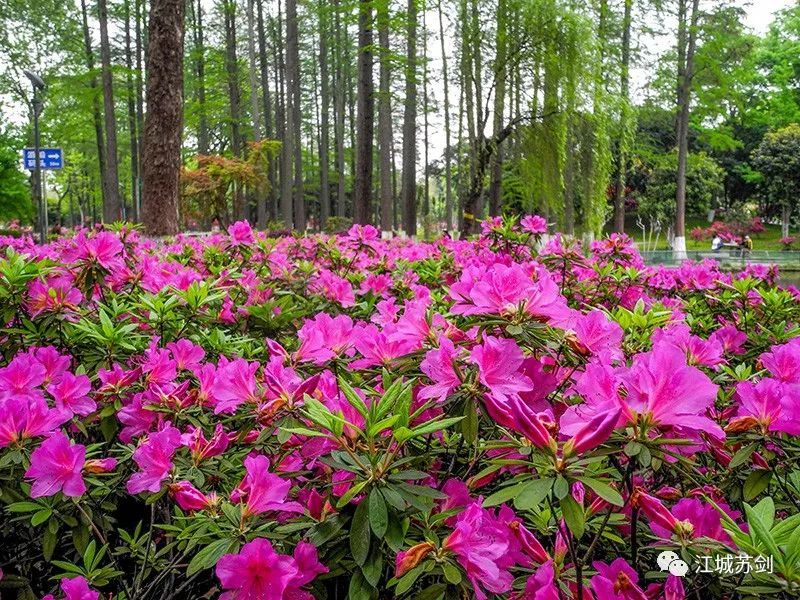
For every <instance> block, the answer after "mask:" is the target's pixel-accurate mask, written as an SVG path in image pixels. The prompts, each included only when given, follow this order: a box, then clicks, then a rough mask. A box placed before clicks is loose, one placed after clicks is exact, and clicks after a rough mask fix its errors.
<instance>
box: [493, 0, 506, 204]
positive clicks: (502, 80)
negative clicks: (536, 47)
mask: <svg viewBox="0 0 800 600" xmlns="http://www.w3.org/2000/svg"><path fill="white" fill-rule="evenodd" d="M506 13H507V7H506V2H505V0H498V3H497V50H496V52H497V53H496V55H495V65H494V79H495V90H494V118H493V124H492V130H493V135H497V134H498V133H499V132H500V130H501V129H502V128H503V118H504V117H505V115H504V114H503V108H504V106H505V99H506V97H505V96H506V75H507V73H508V69H507V68H506V67H507V65H506V59H507V45H508V42H507V33H506V22H507V15H506ZM502 194H503V150H502V147H500V148H497V151H496V152H495V153H494V157H493V158H492V165H491V181H490V183H489V215H490V216H492V217H494V216H497V215H498V214H500V199H501V196H502Z"/></svg>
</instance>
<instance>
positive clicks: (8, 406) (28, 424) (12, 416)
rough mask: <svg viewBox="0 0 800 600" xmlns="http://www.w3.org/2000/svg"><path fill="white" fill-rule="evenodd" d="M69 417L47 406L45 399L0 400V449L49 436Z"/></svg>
mask: <svg viewBox="0 0 800 600" xmlns="http://www.w3.org/2000/svg"><path fill="white" fill-rule="evenodd" d="M67 420H68V417H65V416H64V414H63V413H62V412H61V411H59V410H57V409H55V408H52V409H51V408H50V407H49V406H47V402H45V400H44V398H41V397H39V398H26V397H25V396H18V397H11V398H6V399H4V400H0V448H5V447H6V446H9V445H11V444H17V443H19V442H21V441H23V440H27V439H31V438H35V437H40V436H45V435H49V434H50V433H52V432H53V431H54V430H55V429H56V428H57V427H59V426H60V425H62V424H63V423H64V422H65V421H67Z"/></svg>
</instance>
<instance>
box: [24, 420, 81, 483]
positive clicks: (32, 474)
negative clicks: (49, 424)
mask: <svg viewBox="0 0 800 600" xmlns="http://www.w3.org/2000/svg"><path fill="white" fill-rule="evenodd" d="M85 458H86V448H84V447H83V446H81V445H80V444H72V443H71V442H70V439H69V438H68V437H67V436H66V434H65V433H63V432H61V431H59V432H57V433H54V434H53V435H51V436H50V437H49V438H47V439H46V440H45V441H43V442H42V444H41V446H39V447H38V448H36V450H34V451H33V453H32V454H31V466H30V467H29V468H28V470H27V471H26V472H25V477H27V478H29V479H33V485H32V486H31V498H41V497H43V496H53V495H55V494H57V493H58V492H62V493H63V494H64V495H65V496H70V497H72V498H79V497H80V496H83V494H84V492H86V484H85V483H84V482H83V477H82V476H81V471H82V470H83V465H84V462H85Z"/></svg>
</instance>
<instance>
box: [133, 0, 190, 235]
mask: <svg viewBox="0 0 800 600" xmlns="http://www.w3.org/2000/svg"><path fill="white" fill-rule="evenodd" d="M184 6H185V3H184V1H183V0H152V4H151V9H150V27H149V35H148V49H147V114H146V115H145V123H144V150H143V159H144V160H143V161H142V169H143V176H144V177H143V188H142V202H143V206H142V209H143V210H142V212H143V215H142V216H143V217H144V225H145V231H146V232H147V233H148V234H149V235H173V234H176V233H177V232H178V183H179V176H180V167H181V133H182V125H183V122H182V119H183V13H184Z"/></svg>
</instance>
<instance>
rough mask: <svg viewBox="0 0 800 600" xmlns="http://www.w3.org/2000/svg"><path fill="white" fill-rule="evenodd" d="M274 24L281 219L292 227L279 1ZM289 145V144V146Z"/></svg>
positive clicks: (289, 159)
mask: <svg viewBox="0 0 800 600" xmlns="http://www.w3.org/2000/svg"><path fill="white" fill-rule="evenodd" d="M272 24H273V47H274V49H275V96H276V97H275V103H276V106H277V109H276V112H275V128H276V129H275V131H276V133H277V135H278V139H279V140H280V141H281V155H280V161H279V162H280V169H279V170H280V202H279V204H280V206H279V207H276V209H277V208H280V220H281V221H283V225H284V227H287V228H289V229H291V227H292V221H293V219H292V164H291V153H290V151H291V140H290V139H289V136H288V126H289V122H288V119H289V117H288V116H287V114H288V112H287V106H286V61H285V59H284V53H283V48H284V44H283V19H282V17H281V3H280V2H278V18H277V19H276V20H274V21H272ZM287 145H288V146H289V147H288V148H287Z"/></svg>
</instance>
